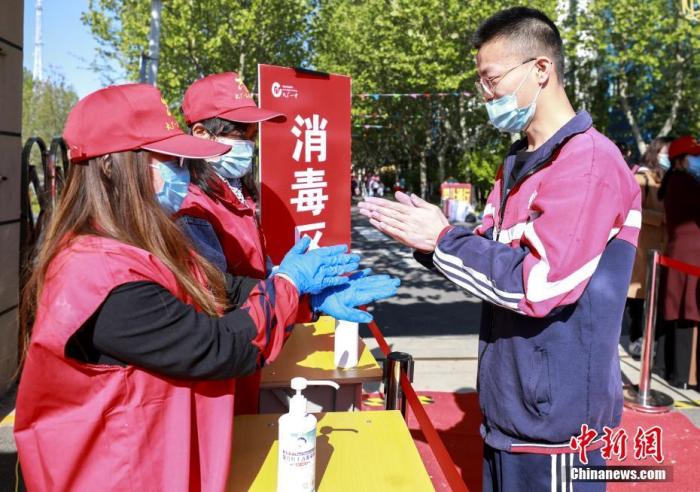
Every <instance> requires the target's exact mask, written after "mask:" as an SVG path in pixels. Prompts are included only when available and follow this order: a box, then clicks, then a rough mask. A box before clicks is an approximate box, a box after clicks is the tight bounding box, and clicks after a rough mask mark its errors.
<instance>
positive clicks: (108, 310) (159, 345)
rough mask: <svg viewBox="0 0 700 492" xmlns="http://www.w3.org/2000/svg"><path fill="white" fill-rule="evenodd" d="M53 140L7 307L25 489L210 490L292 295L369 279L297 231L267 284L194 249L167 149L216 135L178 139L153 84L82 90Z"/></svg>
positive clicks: (277, 341)
mask: <svg viewBox="0 0 700 492" xmlns="http://www.w3.org/2000/svg"><path fill="white" fill-rule="evenodd" d="M64 138H65V140H66V143H67V145H68V149H69V150H68V152H69V156H70V159H71V166H70V174H69V176H68V180H67V182H66V186H65V188H64V189H63V191H62V193H61V197H60V200H59V202H58V204H57V207H56V209H55V211H54V212H53V215H52V218H51V220H50V223H49V224H48V227H47V229H46V234H45V236H44V238H43V241H42V244H41V247H40V248H39V250H38V252H37V256H36V259H35V261H34V262H33V263H32V265H33V269H32V272H31V275H30V276H29V279H28V281H27V284H26V286H25V289H24V291H23V294H22V305H21V310H20V312H21V320H20V325H21V327H22V335H23V336H22V338H23V340H24V342H25V345H24V346H25V347H28V348H27V349H26V354H25V355H24V357H23V370H22V375H21V380H20V384H19V390H18V395H17V408H16V422H15V426H14V434H15V441H16V443H17V451H18V454H19V461H20V463H21V466H22V472H23V476H24V479H25V482H26V485H27V489H28V490H32V491H39V492H42V491H53V490H94V489H95V487H96V484H101V485H99V486H98V487H99V488H101V489H103V490H167V491H187V490H211V491H223V490H224V489H225V486H226V480H227V477H228V472H229V468H230V463H231V444H232V432H233V403H234V392H235V380H234V378H235V377H237V376H239V375H244V374H248V373H250V372H251V371H252V370H254V368H255V367H258V366H260V365H262V364H264V363H265V362H268V361H271V360H274V358H275V357H276V356H277V354H278V353H279V351H280V349H281V347H282V344H283V342H284V339H285V335H286V333H287V332H288V331H289V328H290V325H291V324H292V322H293V320H294V318H295V316H296V314H297V309H298V303H299V296H300V295H302V294H304V293H311V292H317V293H320V295H323V296H325V297H326V298H329V299H332V298H335V302H340V303H343V302H344V301H343V298H345V299H349V297H347V296H345V295H343V294H342V291H339V290H336V289H340V288H344V287H347V288H348V289H349V290H344V292H349V291H357V290H358V289H359V290H361V291H362V293H363V294H370V293H371V291H372V290H374V288H373V287H372V286H370V285H368V284H367V282H368V281H369V282H370V283H372V282H373V281H372V280H371V279H372V278H374V277H367V276H364V277H361V278H348V277H346V276H344V274H346V273H349V272H352V271H354V270H355V269H356V268H357V267H358V264H359V263H358V262H359V257H358V256H356V255H347V254H344V251H345V249H346V248H345V246H339V247H330V248H320V249H317V250H314V251H311V252H306V249H307V247H308V245H309V242H308V239H307V240H302V241H300V242H299V243H298V244H297V245H295V246H294V247H293V248H292V249H291V250H290V251H289V252H288V253H287V255H286V256H285V258H284V260H283V261H282V263H281V265H280V267H279V269H278V270H277V272H276V274H275V275H273V276H272V277H270V278H268V279H266V280H257V279H251V278H245V277H232V276H225V275H224V274H222V273H221V272H220V271H218V270H217V269H216V268H215V267H214V266H213V265H211V264H210V263H209V262H208V261H207V260H206V259H205V258H203V257H202V256H200V255H199V254H197V252H196V251H195V250H194V249H193V248H192V245H191V243H190V242H189V241H188V240H187V238H186V237H185V236H184V234H183V233H182V231H181V230H180V229H179V228H178V227H177V226H176V224H175V223H174V222H173V221H172V220H171V218H170V217H171V215H172V214H173V213H174V212H175V211H176V210H177V208H178V207H179V204H180V203H181V201H182V199H183V196H184V194H185V193H186V190H187V185H188V182H189V174H188V173H187V169H185V168H182V167H181V165H180V161H179V158H180V157H182V156H190V157H200V158H211V157H214V156H216V155H220V154H223V153H226V152H227V151H228V150H229V146H227V145H223V144H220V143H217V142H209V141H204V140H199V139H196V138H193V137H191V136H189V135H185V134H184V133H183V132H182V130H181V129H180V127H179V126H178V124H177V122H176V121H175V120H174V118H173V117H172V115H171V114H170V112H169V111H168V109H167V106H166V105H165V103H164V101H163V99H162V96H161V94H160V92H159V91H158V89H156V88H155V87H153V86H150V85H146V84H127V85H121V86H112V87H108V88H106V89H101V90H99V91H96V92H94V93H92V94H89V95H88V96H86V97H85V98H83V99H82V100H80V101H79V102H78V103H77V104H76V105H75V107H74V108H73V109H72V110H71V112H70V114H69V115H68V118H67V121H66V126H65V131H64ZM385 280H389V279H388V278H387V279H385ZM380 283H381V284H382V285H374V287H377V289H376V290H375V291H374V293H379V292H380V291H381V293H382V295H385V294H388V293H389V292H391V287H390V284H393V285H394V287H395V286H396V283H395V282H393V283H392V282H390V281H389V283H388V284H385V283H384V282H380ZM363 284H364V285H363ZM367 288H369V289H367ZM350 297H352V296H350ZM365 297H366V299H369V297H372V296H371V295H370V296H369V297H367V296H365ZM358 300H359V299H358ZM30 328H31V330H30Z"/></svg>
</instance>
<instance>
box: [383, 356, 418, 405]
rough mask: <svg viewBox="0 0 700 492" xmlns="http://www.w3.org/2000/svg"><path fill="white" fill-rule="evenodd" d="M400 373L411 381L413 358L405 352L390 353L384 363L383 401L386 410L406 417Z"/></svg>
mask: <svg viewBox="0 0 700 492" xmlns="http://www.w3.org/2000/svg"><path fill="white" fill-rule="evenodd" d="M401 371H403V372H405V373H406V376H407V377H408V380H409V381H413V357H411V355H410V354H407V353H405V352H390V353H389V355H387V356H386V360H385V361H384V399H385V402H386V409H387V410H399V409H400V410H401V414H402V415H403V416H404V417H406V395H405V394H404V392H403V390H402V389H401Z"/></svg>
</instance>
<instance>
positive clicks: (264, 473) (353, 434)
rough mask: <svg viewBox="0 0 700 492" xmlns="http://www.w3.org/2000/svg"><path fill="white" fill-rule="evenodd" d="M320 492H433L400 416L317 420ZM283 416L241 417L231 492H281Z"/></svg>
mask: <svg viewBox="0 0 700 492" xmlns="http://www.w3.org/2000/svg"><path fill="white" fill-rule="evenodd" d="M316 417H317V418H318V427H317V433H316V490H317V491H318V492H344V491H348V492H350V491H352V492H362V491H372V492H375V491H379V490H381V491H393V492H402V491H410V492H421V491H429V490H434V488H433V486H432V483H431V482H430V477H429V476H428V473H427V472H426V470H425V466H424V465H423V462H422V461H421V458H420V455H419V454H418V450H417V449H416V445H415V443H414V442H413V439H412V438H411V434H410V433H409V431H408V428H407V427H406V423H405V421H404V419H403V417H402V416H401V413H400V412H399V411H397V410H392V411H376V412H328V413H321V414H317V415H316ZM278 418H279V415H272V414H268V415H239V416H238V417H236V418H235V420H234V430H233V458H232V466H231V473H230V475H229V483H228V487H227V490H228V491H231V492H238V491H248V490H250V491H266V492H268V491H274V490H276V489H277V453H278V448H277V446H278V442H277V432H278V429H277V419H278Z"/></svg>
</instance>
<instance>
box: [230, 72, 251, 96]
mask: <svg viewBox="0 0 700 492" xmlns="http://www.w3.org/2000/svg"><path fill="white" fill-rule="evenodd" d="M236 83H237V84H238V87H237V88H236V89H237V90H236V92H235V95H234V97H235V98H236V100H239V99H253V97H252V96H251V95H250V93H249V92H248V88H247V87H246V86H245V84H244V83H243V79H242V78H241V77H236Z"/></svg>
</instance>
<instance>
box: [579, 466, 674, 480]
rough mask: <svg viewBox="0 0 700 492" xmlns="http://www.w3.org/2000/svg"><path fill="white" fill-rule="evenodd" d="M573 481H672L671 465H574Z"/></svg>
mask: <svg viewBox="0 0 700 492" xmlns="http://www.w3.org/2000/svg"><path fill="white" fill-rule="evenodd" d="M569 478H570V480H571V481H572V482H671V481H673V468H672V467H670V466H573V467H571V468H570V470H569Z"/></svg>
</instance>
